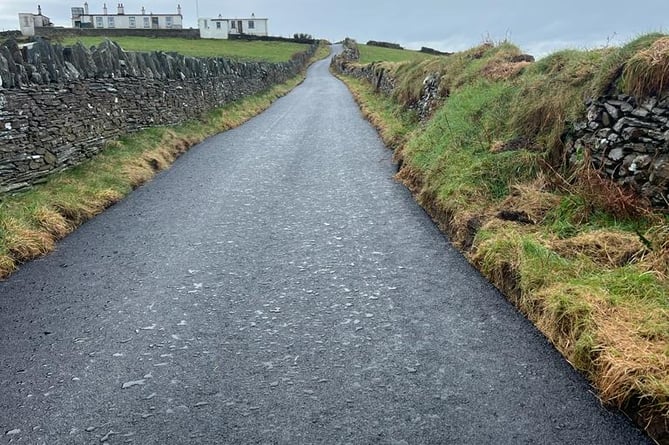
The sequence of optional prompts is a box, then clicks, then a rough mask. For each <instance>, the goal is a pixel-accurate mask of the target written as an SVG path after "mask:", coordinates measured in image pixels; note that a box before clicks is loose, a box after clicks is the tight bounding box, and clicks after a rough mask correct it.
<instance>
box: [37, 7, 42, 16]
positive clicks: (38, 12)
mask: <svg viewBox="0 0 669 445" xmlns="http://www.w3.org/2000/svg"><path fill="white" fill-rule="evenodd" d="M37 15H42V6H41V5H37Z"/></svg>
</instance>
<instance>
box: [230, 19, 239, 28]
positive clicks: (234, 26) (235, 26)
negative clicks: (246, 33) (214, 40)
mask: <svg viewBox="0 0 669 445" xmlns="http://www.w3.org/2000/svg"><path fill="white" fill-rule="evenodd" d="M230 28H232V29H236V28H237V25H236V24H235V21H234V20H233V21H232V22H230Z"/></svg>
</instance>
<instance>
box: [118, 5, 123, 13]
mask: <svg viewBox="0 0 669 445" xmlns="http://www.w3.org/2000/svg"><path fill="white" fill-rule="evenodd" d="M123 9H124V8H123V3H119V4H118V15H123V13H124V12H123Z"/></svg>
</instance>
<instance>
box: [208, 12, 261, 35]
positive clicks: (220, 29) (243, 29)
mask: <svg viewBox="0 0 669 445" xmlns="http://www.w3.org/2000/svg"><path fill="white" fill-rule="evenodd" d="M267 22H268V19H260V18H257V17H256V16H255V14H251V17H249V18H245V19H224V18H223V17H222V16H221V15H219V16H218V18H214V19H204V18H200V19H198V21H197V26H198V28H199V29H200V37H201V38H203V39H227V38H228V36H229V35H230V34H247V35H252V36H267V35H268V31H267V30H268V27H267Z"/></svg>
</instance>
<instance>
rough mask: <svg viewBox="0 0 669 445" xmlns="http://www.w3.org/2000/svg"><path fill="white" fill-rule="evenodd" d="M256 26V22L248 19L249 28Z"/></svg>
mask: <svg viewBox="0 0 669 445" xmlns="http://www.w3.org/2000/svg"><path fill="white" fill-rule="evenodd" d="M255 27H256V24H255V22H254V21H253V20H249V29H254V28H255Z"/></svg>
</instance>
